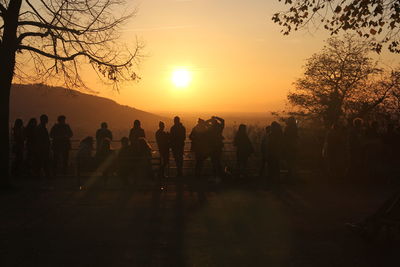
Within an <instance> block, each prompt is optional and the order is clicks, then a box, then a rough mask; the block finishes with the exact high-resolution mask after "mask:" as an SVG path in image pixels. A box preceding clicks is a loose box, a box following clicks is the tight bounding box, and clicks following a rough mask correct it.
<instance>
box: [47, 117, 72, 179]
mask: <svg viewBox="0 0 400 267" xmlns="http://www.w3.org/2000/svg"><path fill="white" fill-rule="evenodd" d="M65 120H66V118H65V116H64V115H61V116H59V117H58V118H57V123H56V124H54V126H53V127H52V128H51V130H50V137H51V139H52V140H53V153H54V162H53V164H54V173H56V172H57V167H58V163H59V161H61V171H62V173H63V174H65V173H67V168H68V160H69V151H70V149H71V141H70V139H71V137H72V135H73V133H72V130H71V127H69V125H68V124H67V123H65Z"/></svg>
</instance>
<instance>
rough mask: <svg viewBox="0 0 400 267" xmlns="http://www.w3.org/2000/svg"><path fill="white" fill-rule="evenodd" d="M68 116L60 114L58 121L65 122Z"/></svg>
mask: <svg viewBox="0 0 400 267" xmlns="http://www.w3.org/2000/svg"><path fill="white" fill-rule="evenodd" d="M65 119H66V117H65V116H64V115H60V116H58V118H57V121H58V123H61V124H64V123H65Z"/></svg>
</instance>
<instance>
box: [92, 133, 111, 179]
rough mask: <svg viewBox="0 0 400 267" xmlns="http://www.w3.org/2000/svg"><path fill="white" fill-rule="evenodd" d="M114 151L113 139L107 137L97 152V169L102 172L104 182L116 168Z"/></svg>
mask: <svg viewBox="0 0 400 267" xmlns="http://www.w3.org/2000/svg"><path fill="white" fill-rule="evenodd" d="M114 156H115V155H114V151H113V150H112V149H111V140H110V139H108V138H105V139H104V140H103V142H102V143H101V146H100V149H99V151H98V153H97V154H96V165H97V169H98V170H99V171H101V172H102V175H103V178H104V184H106V182H107V180H108V178H109V176H110V175H111V174H112V172H113V170H114V168H115V158H114Z"/></svg>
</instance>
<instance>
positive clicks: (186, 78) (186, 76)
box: [172, 68, 192, 88]
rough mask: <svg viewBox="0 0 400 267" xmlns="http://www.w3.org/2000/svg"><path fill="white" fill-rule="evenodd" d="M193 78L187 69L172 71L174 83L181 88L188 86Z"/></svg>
mask: <svg viewBox="0 0 400 267" xmlns="http://www.w3.org/2000/svg"><path fill="white" fill-rule="evenodd" d="M191 80H192V75H191V73H190V71H188V70H187V69H184V68H181V69H176V70H174V71H173V72H172V83H173V84H174V85H175V86H176V87H179V88H185V87H188V85H189V84H190V82H191Z"/></svg>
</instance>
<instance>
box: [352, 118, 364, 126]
mask: <svg viewBox="0 0 400 267" xmlns="http://www.w3.org/2000/svg"><path fill="white" fill-rule="evenodd" d="M362 124H363V120H362V119H361V118H355V119H354V120H353V126H354V127H356V128H361V127H362Z"/></svg>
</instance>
